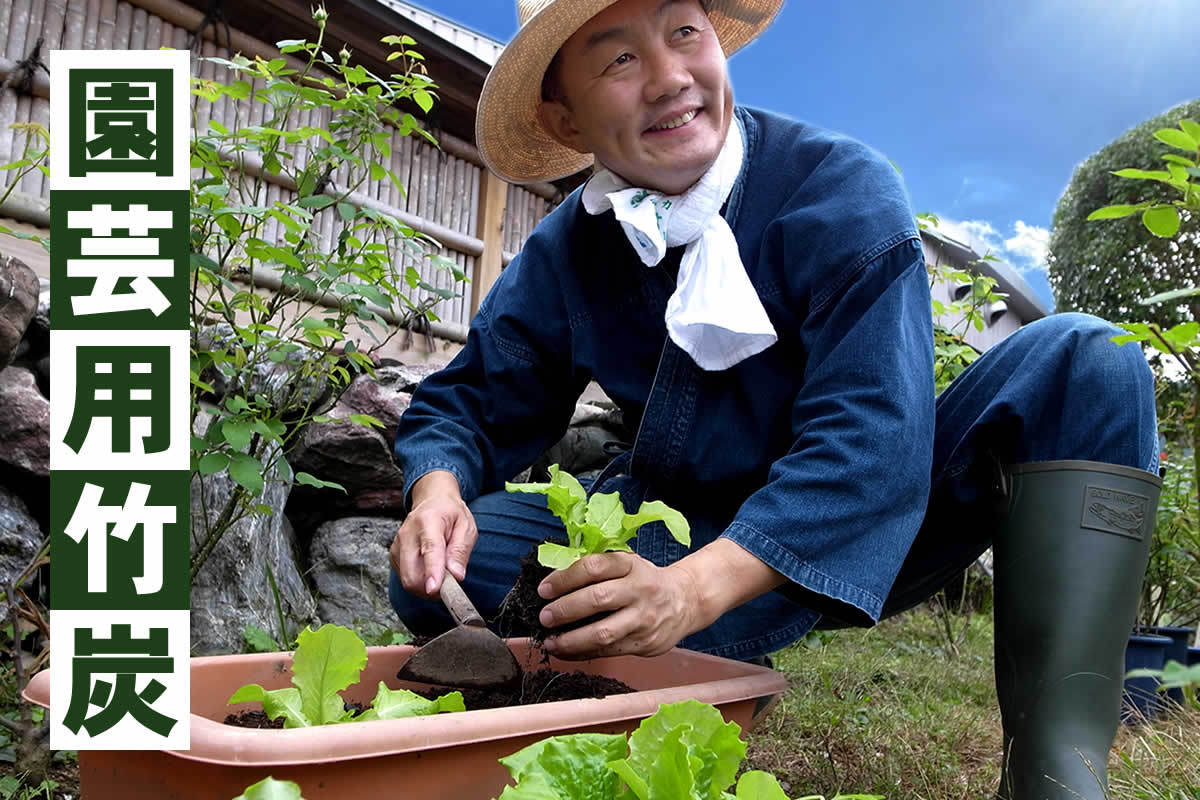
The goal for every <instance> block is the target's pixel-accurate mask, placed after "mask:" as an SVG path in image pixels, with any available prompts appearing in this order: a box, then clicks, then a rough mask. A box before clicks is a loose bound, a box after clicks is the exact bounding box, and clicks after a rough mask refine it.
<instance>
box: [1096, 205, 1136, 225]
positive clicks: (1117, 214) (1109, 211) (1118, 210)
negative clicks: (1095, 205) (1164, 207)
mask: <svg viewBox="0 0 1200 800" xmlns="http://www.w3.org/2000/svg"><path fill="white" fill-rule="evenodd" d="M1149 207H1150V204H1149V203H1138V204H1137V205H1135V206H1130V205H1117V206H1105V207H1104V208H1099V209H1096V210H1095V211H1093V212H1092V213H1091V214H1088V217H1087V218H1088V221H1089V222H1090V221H1091V220H1095V219H1120V218H1121V217H1129V216H1132V215H1134V214H1136V213H1138V212H1139V211H1144V210H1145V209H1147V208H1149Z"/></svg>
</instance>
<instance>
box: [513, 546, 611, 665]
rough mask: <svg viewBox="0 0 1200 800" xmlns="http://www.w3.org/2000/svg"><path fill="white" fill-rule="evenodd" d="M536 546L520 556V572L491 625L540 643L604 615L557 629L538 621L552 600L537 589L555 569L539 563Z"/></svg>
mask: <svg viewBox="0 0 1200 800" xmlns="http://www.w3.org/2000/svg"><path fill="white" fill-rule="evenodd" d="M546 541H547V542H550V543H553V544H561V545H565V544H567V542H566V540H565V539H546ZM537 549H538V545H534V547H533V549H532V550H530V551H529V552H528V553H526V554H525V555H524V556H522V557H521V574H520V575H518V576H517V582H516V583H515V584H513V588H512V589H511V590H509V593H508V595H507V596H505V598H504V603H503V604H502V605H501V606H500V613H499V615H498V616H497V617H496V619H495V623H494V627H495V628H496V630H497V631H498V632H499V634H500V635H501V636H503V637H505V638H512V637H516V636H528V637H529V638H530V639H531V640H532V641H533V644H534V646H539V645H541V643H542V642H544V641H546V638H547V637H549V636H552V635H554V634H556V633H564V632H566V631H573V630H575V629H576V628H582V627H583V626H584V625H590V624H591V623H593V622H595V621H596V620H598V619H601V618H602V617H604V616H605V615H604V614H596V615H594V616H591V617H588V618H586V619H581V620H576V621H575V622H572V623H569V624H567V625H560V626H558V627H556V628H547V627H546V626H545V625H543V624H542V623H541V622H540V621H539V620H538V615H540V614H541V613H542V609H543V608H545V607H546V606H547V605H549V603H550V602H551V601H549V600H545V599H543V598H542V596H541V595H539V594H538V591H537V589H538V586H539V585H540V584H541V582H542V581H544V580H545V579H546V576H548V575H549V574H550V573H551V572H553V571H554V570H552V569H550V568H549V567H544V566H542V565H541V564H540V563H539V562H538V560H537Z"/></svg>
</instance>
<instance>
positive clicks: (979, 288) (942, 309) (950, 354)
mask: <svg viewBox="0 0 1200 800" xmlns="http://www.w3.org/2000/svg"><path fill="white" fill-rule="evenodd" d="M917 224H918V225H920V227H921V229H922V230H929V229H930V228H936V227H937V226H938V224H939V220H938V218H937V216H936V215H934V214H918V215H917ZM998 260H999V259H997V258H996V256H994V255H992V254H991V253H985V254H984V256H983V258H981V259H979V260H978V261H973V262H971V263H970V264H967V265H966V266H965V267H962V268H959V267H953V266H950V265H949V264H926V265H925V269H926V271H927V272H928V273H929V288H930V290H931V291H932V289H933V287H934V286H935V285H937V284H946V285H948V286H951V287H957V286H969V287H970V291H968V292H967V293H965V294H964V295H962V296H961V297H958V298H957V299H951V301H950V302H949V303H946V302H943V301H941V300H938V299H937V298H936V297H935V298H933V299H932V301H931V309H930V310H931V311H932V312H933V381H934V391H935V392H937V393H938V394H941V393H942V390H943V389H945V388H946V387H947V386H949V385H950V383H951V382H952V381H953V380H954V379H955V378H957V377H958V376H959V375H961V374H962V371H963V370H965V369H966V368H967V367H969V366H971V364H972V363H973V362H974V361H975V359H977V358H979V351H978V350H976V349H975V348H974V347H972V346H971V345H970V344H969V343H968V342H967V331H968V330H970V329H971V328H974V329H975V330H977V331H982V330H983V328H984V325H985V323H986V320H985V319H984V310H985V309H986V308H987V307H988V306H990V305H991V304H992V303H995V302H996V301H998V300H1001V299H1003V298H1004V297H1005V296H1006V295H1004V294H1001V293H999V292H997V291H996V279H995V278H991V277H988V276H987V275H981V274H979V271H978V267H979V265H980V264H982V263H983V262H986V261H998ZM952 297H953V295H952Z"/></svg>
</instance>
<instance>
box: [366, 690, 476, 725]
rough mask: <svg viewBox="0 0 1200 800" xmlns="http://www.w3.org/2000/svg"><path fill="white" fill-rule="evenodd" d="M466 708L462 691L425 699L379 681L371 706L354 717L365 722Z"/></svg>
mask: <svg viewBox="0 0 1200 800" xmlns="http://www.w3.org/2000/svg"><path fill="white" fill-rule="evenodd" d="M466 710H467V707H466V706H465V705H463V696H462V692H449V693H448V694H444V695H442V696H441V697H439V698H438V699H436V700H426V699H425V698H424V697H422V696H421V695H419V694H417V693H416V692H410V691H409V690H408V689H389V688H388V687H387V684H385V683H384V682H383V681H380V682H379V689H378V691H376V693H375V699H374V700H372V701H371V707H370V708H368V709H367V710H366V711H364V712H363V713H361V714H359V715H358V716H357V717H355V718H354V719H355V721H357V722H366V721H368V720H373V719H402V718H404V717H420V716H426V715H429V714H440V713H442V712H443V711H466Z"/></svg>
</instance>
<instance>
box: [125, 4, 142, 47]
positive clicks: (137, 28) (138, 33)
mask: <svg viewBox="0 0 1200 800" xmlns="http://www.w3.org/2000/svg"><path fill="white" fill-rule="evenodd" d="M129 49H130V50H145V49H146V9H144V8H138V7H135V8H134V9H133V17H132V19H131V20H130V23H129Z"/></svg>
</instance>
